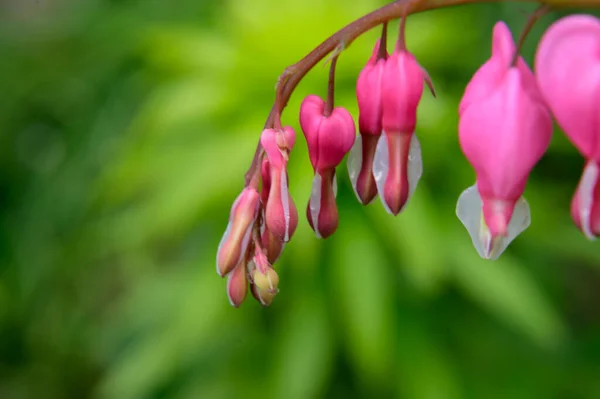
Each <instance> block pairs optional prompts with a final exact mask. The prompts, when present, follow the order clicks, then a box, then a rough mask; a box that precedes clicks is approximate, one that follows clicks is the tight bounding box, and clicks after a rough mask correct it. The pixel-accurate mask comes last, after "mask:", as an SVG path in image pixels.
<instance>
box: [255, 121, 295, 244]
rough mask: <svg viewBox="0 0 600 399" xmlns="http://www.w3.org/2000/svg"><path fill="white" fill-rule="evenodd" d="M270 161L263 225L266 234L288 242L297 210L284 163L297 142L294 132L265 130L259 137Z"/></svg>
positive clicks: (285, 129)
mask: <svg viewBox="0 0 600 399" xmlns="http://www.w3.org/2000/svg"><path fill="white" fill-rule="evenodd" d="M260 142H261V145H262V146H263V148H264V149H265V153H266V155H267V158H268V160H269V165H268V169H269V183H270V187H269V196H268V198H267V203H266V205H265V222H266V227H267V229H269V231H270V232H271V233H272V234H274V235H275V236H276V237H277V238H279V239H280V240H281V241H283V242H288V241H289V240H290V238H291V237H292V235H293V234H294V231H296V226H297V225H298V211H297V210H296V206H295V205H294V201H293V200H292V196H291V195H290V193H289V190H288V176H287V163H288V157H289V152H290V151H291V149H292V148H293V147H294V143H295V142H296V133H295V132H294V130H293V129H292V128H291V127H289V126H286V127H284V128H283V129H278V130H276V129H265V130H264V131H263V133H262V135H261V138H260Z"/></svg>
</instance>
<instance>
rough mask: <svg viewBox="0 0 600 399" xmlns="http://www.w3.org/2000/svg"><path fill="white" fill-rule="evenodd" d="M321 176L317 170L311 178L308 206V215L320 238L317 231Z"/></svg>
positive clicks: (319, 234) (318, 236)
mask: <svg viewBox="0 0 600 399" xmlns="http://www.w3.org/2000/svg"><path fill="white" fill-rule="evenodd" d="M322 180H323V178H322V177H321V175H320V174H319V173H318V172H317V173H315V178H314V179H313V184H312V190H311V192H310V200H309V201H308V207H309V208H310V217H311V218H312V223H313V228H314V230H315V234H316V235H317V238H322V237H321V233H319V213H320V212H321V182H322Z"/></svg>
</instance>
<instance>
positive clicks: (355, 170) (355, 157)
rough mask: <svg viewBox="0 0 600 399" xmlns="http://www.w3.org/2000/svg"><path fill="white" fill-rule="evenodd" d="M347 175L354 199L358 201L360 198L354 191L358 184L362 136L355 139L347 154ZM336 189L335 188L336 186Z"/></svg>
mask: <svg viewBox="0 0 600 399" xmlns="http://www.w3.org/2000/svg"><path fill="white" fill-rule="evenodd" d="M347 166H348V175H349V176H350V181H351V182H352V188H353V189H354V194H355V195H356V198H358V200H359V201H360V197H359V196H358V191H357V190H356V184H357V182H358V175H359V174H360V169H361V168H362V136H361V135H359V136H358V137H356V140H355V141H354V145H353V146H352V149H351V150H350V153H349V154H348V161H347ZM336 188H337V186H336Z"/></svg>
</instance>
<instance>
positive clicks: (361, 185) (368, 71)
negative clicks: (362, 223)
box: [348, 40, 388, 205]
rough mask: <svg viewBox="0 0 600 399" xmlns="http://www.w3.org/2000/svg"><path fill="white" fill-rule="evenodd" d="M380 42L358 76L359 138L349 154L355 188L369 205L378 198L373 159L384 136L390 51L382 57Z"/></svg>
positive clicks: (358, 194) (349, 170)
mask: <svg viewBox="0 0 600 399" xmlns="http://www.w3.org/2000/svg"><path fill="white" fill-rule="evenodd" d="M380 45H381V41H380V40H378V41H377V44H376V45H375V49H374V50H373V54H372V55H371V58H370V59H369V61H368V62H367V65H365V67H364V68H363V70H362V71H361V72H360V74H359V75H358V80H357V82H356V99H357V101H358V111H359V115H358V130H359V133H360V136H359V137H358V138H357V139H356V141H355V143H354V146H353V147H352V150H351V151H350V154H349V155H348V173H349V175H350V181H351V182H352V188H353V189H354V193H355V194H356V197H357V198H358V200H359V201H360V202H361V203H362V204H363V205H367V204H369V203H370V202H371V201H372V200H373V198H375V196H376V195H377V186H376V184H375V178H374V177H373V160H374V158H375V149H376V147H377V141H378V140H379V137H380V136H381V132H382V127H381V116H382V112H383V111H382V104H381V101H382V98H381V85H382V77H383V70H384V67H385V62H386V58H387V57H388V54H387V51H385V53H384V54H383V55H384V57H383V58H379V47H380Z"/></svg>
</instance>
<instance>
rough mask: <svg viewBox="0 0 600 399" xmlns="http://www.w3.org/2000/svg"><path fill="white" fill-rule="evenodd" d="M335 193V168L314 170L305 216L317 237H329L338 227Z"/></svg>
mask: <svg viewBox="0 0 600 399" xmlns="http://www.w3.org/2000/svg"><path fill="white" fill-rule="evenodd" d="M336 194H337V185H336V180H335V169H328V170H326V171H324V172H322V173H319V172H316V173H315V178H314V180H313V186H312V192H311V196H310V200H309V202H308V206H307V207H306V217H307V218H308V223H309V224H310V227H312V229H313V230H314V231H315V233H316V235H317V237H318V238H327V237H329V236H330V235H332V234H333V233H334V232H335V230H336V229H337V227H338V222H339V217H338V210H337V205H336V203H335V196H336Z"/></svg>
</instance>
